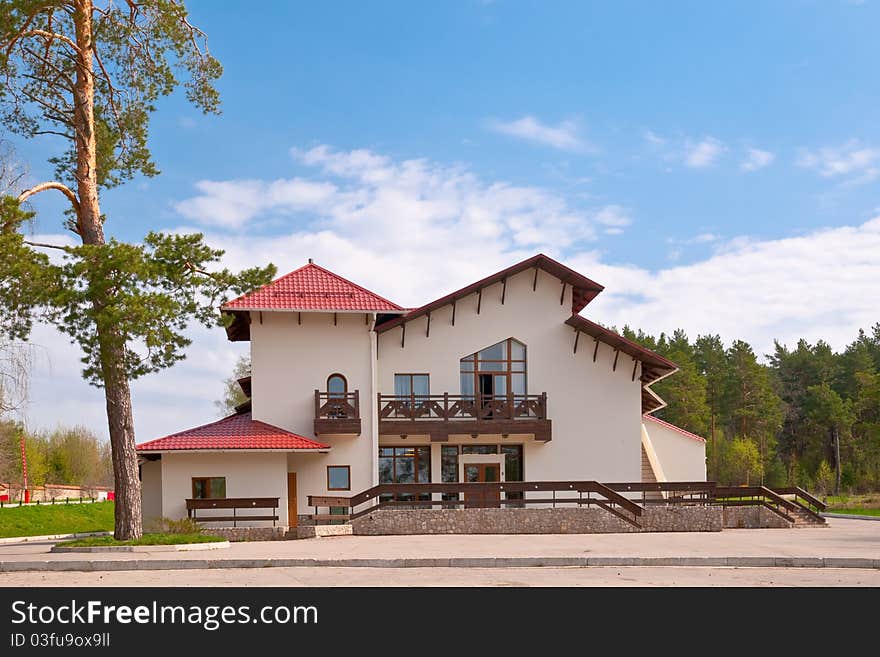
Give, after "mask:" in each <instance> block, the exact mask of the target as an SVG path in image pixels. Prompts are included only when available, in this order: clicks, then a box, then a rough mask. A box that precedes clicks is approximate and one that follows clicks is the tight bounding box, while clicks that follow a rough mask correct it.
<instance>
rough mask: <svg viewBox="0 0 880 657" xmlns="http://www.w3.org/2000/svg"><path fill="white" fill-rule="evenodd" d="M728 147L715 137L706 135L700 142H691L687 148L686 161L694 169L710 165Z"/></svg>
mask: <svg viewBox="0 0 880 657" xmlns="http://www.w3.org/2000/svg"><path fill="white" fill-rule="evenodd" d="M726 150H727V147H726V146H725V145H724V143H723V142H721V141H719V140H718V139H715V138H714V137H705V138H703V139H702V140H700V141H699V142H695V143H694V142H691V143H689V144H688V145H687V146H686V148H685V155H684V163H685V166H688V167H690V168H692V169H705V168H706V167H710V166H712V165H713V164H715V162H716V161H717V160H718V158H720V157H721V155H723V154H724V151H726Z"/></svg>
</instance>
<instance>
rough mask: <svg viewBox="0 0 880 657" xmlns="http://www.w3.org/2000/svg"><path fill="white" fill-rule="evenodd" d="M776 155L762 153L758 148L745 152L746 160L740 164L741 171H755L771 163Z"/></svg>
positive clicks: (766, 152)
mask: <svg viewBox="0 0 880 657" xmlns="http://www.w3.org/2000/svg"><path fill="white" fill-rule="evenodd" d="M775 158H776V155H774V154H773V153H771V152H770V151H762V150H761V149H759V148H749V149H747V150H746V159H745V160H743V161H742V163H741V164H740V168H741V169H742V170H743V171H757V170H759V169H763V168H764V167H766V166H769V165H770V164H772V163H773V160H774V159H775Z"/></svg>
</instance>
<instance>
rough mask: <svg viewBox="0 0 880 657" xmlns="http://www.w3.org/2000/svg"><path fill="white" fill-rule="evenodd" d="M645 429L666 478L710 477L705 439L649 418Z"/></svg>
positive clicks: (686, 479) (673, 479) (692, 479)
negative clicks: (691, 435)
mask: <svg viewBox="0 0 880 657" xmlns="http://www.w3.org/2000/svg"><path fill="white" fill-rule="evenodd" d="M644 429H645V432H646V433H647V435H648V439H649V440H650V444H651V446H652V447H653V448H654V454H656V456H657V459H658V460H659V461H660V467H661V468H662V472H663V475H664V476H665V478H666V481H706V443H705V442H703V441H701V440H697V439H695V438H691V437H690V436H685V435H683V434H681V433H679V432H678V431H675V430H674V429H670V428H668V427H666V426H664V425H662V424H660V423H658V422H654V421H652V420H645V423H644ZM658 480H659V477H658Z"/></svg>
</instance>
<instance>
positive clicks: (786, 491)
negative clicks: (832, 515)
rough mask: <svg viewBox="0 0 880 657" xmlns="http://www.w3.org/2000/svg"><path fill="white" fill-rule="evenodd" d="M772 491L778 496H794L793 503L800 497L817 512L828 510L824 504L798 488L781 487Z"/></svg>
mask: <svg viewBox="0 0 880 657" xmlns="http://www.w3.org/2000/svg"><path fill="white" fill-rule="evenodd" d="M773 490H774V491H776V492H777V493H778V494H780V495H794V496H795V501H797V498H799V497H801V498H803V499H804V500H805V501H806V502H807V504H808V505H809V506H814V507H816V509H818V510H819V511H824V510H825V509H827V508H828V506H827V505H826V504H825V503H824V502H822V501H821V500H819V499H817V498H815V497H813V496H812V495H810V494H809V493H808V492H807V491H805V490H804V489H803V488H801V487H800V486H783V487H782V488H779V487H777V488H774V489H773Z"/></svg>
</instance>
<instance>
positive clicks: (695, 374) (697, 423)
mask: <svg viewBox="0 0 880 657" xmlns="http://www.w3.org/2000/svg"><path fill="white" fill-rule="evenodd" d="M657 351H658V353H659V354H660V355H661V356H665V357H666V358H668V359H670V360H671V361H672V362H674V363H675V364H676V365H678V372H676V373H675V375H674V376H671V377H668V378H666V379H663V380H662V381H659V382H657V383H656V384H655V386H654V391H655V392H656V393H657V394H658V395H660V397H661V398H662V399H663V400H664V401H666V402H667V404H668V406H666V407H665V408H663V409H662V410H660V411H659V412H658V415H659V416H660V417H661V418H662V419H664V420H667V421H668V422H671V423H672V424H675V425H678V426H680V427H681V428H683V429H687V430H688V431H691V432H693V433H695V434H697V435H700V436H702V435H705V433H706V431H707V429H708V428H709V416H710V410H709V405H708V404H707V402H706V378H705V377H703V376H701V375H700V371H699V369H698V368H697V364H696V362H695V360H694V350H693V347H691V345H690V342H689V341H688V337H687V335H686V334H685V332H684V331H682V330H681V329H679V330H676V331H675V333H673V335H672V338H671V339H669V340H667V339H665V336H661V341H660V342H659V344H658V346H657Z"/></svg>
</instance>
